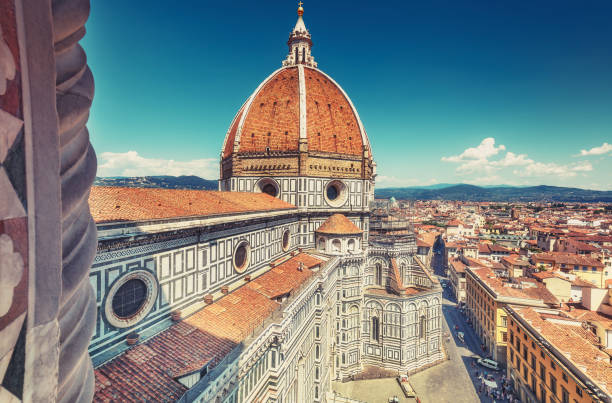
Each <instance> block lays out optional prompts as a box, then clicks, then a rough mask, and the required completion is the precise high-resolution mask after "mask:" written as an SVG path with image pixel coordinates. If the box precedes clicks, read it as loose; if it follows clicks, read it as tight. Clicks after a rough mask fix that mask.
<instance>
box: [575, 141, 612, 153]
mask: <svg viewBox="0 0 612 403" xmlns="http://www.w3.org/2000/svg"><path fill="white" fill-rule="evenodd" d="M609 152H612V144H608V143H603V144H602V145H600V146H599V147H593V148H591V149H590V150H580V156H587V155H602V154H607V153H609Z"/></svg>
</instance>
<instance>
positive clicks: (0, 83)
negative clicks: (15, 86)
mask: <svg viewBox="0 0 612 403" xmlns="http://www.w3.org/2000/svg"><path fill="white" fill-rule="evenodd" d="M16 71H17V68H16V66H15V60H14V59H13V55H12V54H11V50H10V49H9V47H8V45H7V44H6V42H5V41H4V37H3V36H2V26H0V95H4V93H5V92H6V83H7V81H10V80H12V79H14V78H15V72H16Z"/></svg>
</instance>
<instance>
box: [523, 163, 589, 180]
mask: <svg viewBox="0 0 612 403" xmlns="http://www.w3.org/2000/svg"><path fill="white" fill-rule="evenodd" d="M592 170H593V165H591V163H590V162H587V161H585V162H581V163H578V164H570V165H559V164H555V163H554V162H550V163H543V162H533V163H531V164H529V165H527V166H526V167H525V168H524V170H515V171H514V174H516V175H519V176H551V175H552V176H561V177H574V176H576V175H577V173H579V172H590V171H592Z"/></svg>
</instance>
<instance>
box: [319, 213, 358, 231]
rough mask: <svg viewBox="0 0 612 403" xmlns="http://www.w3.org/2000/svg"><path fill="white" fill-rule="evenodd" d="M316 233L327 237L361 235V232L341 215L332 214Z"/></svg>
mask: <svg viewBox="0 0 612 403" xmlns="http://www.w3.org/2000/svg"><path fill="white" fill-rule="evenodd" d="M316 232H317V233H319V234H329V235H354V234H361V233H362V232H363V231H361V230H360V229H359V227H357V226H356V225H355V224H353V222H352V221H351V220H349V219H348V218H346V216H344V215H343V214H334V215H332V216H331V217H329V218H328V219H327V220H325V222H324V223H323V224H321V226H320V227H319V228H318V229H317V230H316Z"/></svg>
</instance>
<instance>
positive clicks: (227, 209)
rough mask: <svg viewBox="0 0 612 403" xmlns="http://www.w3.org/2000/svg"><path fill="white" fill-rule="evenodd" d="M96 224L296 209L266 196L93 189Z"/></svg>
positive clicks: (91, 199)
mask: <svg viewBox="0 0 612 403" xmlns="http://www.w3.org/2000/svg"><path fill="white" fill-rule="evenodd" d="M89 206H90V210H91V215H92V216H93V218H94V220H95V221H96V223H105V222H114V221H145V220H156V219H166V218H178V217H198V216H200V217H201V216H212V215H218V214H228V213H244V212H251V211H268V210H282V209H292V208H295V206H294V205H292V204H289V203H287V202H284V201H282V200H280V199H277V198H276V197H272V196H270V195H267V194H265V193H246V192H216V191H205V190H183V189H154V188H125V187H104V186H93V187H92V188H91V194H90V196H89Z"/></svg>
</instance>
